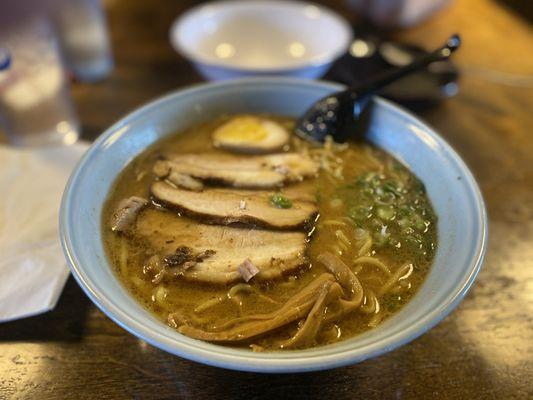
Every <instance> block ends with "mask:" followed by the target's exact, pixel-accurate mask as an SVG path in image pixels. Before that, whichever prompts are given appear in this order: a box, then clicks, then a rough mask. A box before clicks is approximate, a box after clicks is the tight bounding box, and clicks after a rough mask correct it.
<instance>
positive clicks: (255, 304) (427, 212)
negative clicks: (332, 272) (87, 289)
mask: <svg viewBox="0 0 533 400" xmlns="http://www.w3.org/2000/svg"><path fill="white" fill-rule="evenodd" d="M271 118H273V119H275V120H276V121H278V122H280V123H282V124H285V125H286V126H288V127H290V126H291V125H292V121H291V120H290V119H287V118H280V117H271ZM223 121H224V118H222V119H218V120H216V121H211V122H207V123H203V124H201V125H198V126H195V127H192V128H190V129H187V130H186V131H185V132H183V133H181V134H177V135H173V136H171V137H169V138H167V139H164V140H162V141H159V142H157V143H155V144H154V145H153V146H152V147H150V148H149V149H148V150H146V151H145V152H144V153H143V154H141V155H140V156H139V157H137V158H136V159H135V160H133V161H132V162H131V163H130V164H129V165H128V166H127V167H126V168H125V169H124V171H123V172H122V173H121V174H120V176H119V177H118V178H117V180H116V182H115V184H114V186H113V189H112V190H111V192H110V194H109V197H108V199H107V201H106V204H105V207H104V213H103V227H104V228H103V238H104V244H105V248H106V252H107V255H108V257H109V260H110V261H111V264H112V266H113V268H114V269H115V272H116V274H117V277H118V278H119V279H120V280H121V282H122V283H123V284H124V285H125V286H126V287H127V289H128V290H129V291H130V292H131V293H132V295H133V296H134V297H135V298H136V299H137V300H138V301H139V302H141V303H142V304H143V305H144V306H145V307H146V308H147V309H149V310H150V311H151V312H153V313H154V314H155V315H157V316H158V317H159V318H160V319H161V320H162V321H165V322H166V320H167V316H168V313H170V312H173V311H176V310H180V311H183V312H185V313H187V314H189V315H191V316H192V318H193V321H194V322H195V323H196V324H198V325H199V326H207V325H210V324H214V323H222V322H225V321H228V320H230V319H232V318H235V317H239V316H243V315H247V314H251V313H265V312H270V311H274V310H276V309H278V308H279V307H280V306H281V305H282V304H283V303H284V302H285V301H286V300H288V299H289V298H291V297H292V296H293V295H294V294H295V293H297V292H298V291H300V290H301V289H302V288H303V287H304V286H305V285H307V284H308V283H309V282H310V281H311V280H312V279H313V278H315V277H316V276H318V275H320V274H321V273H323V272H325V271H326V270H325V268H324V266H322V265H320V264H319V263H317V262H315V260H316V257H317V255H318V254H320V253H322V252H324V251H333V252H336V254H337V255H338V256H339V257H340V258H341V259H342V260H343V261H344V262H345V263H346V264H347V265H348V266H349V267H350V268H352V269H353V270H354V271H356V272H357V277H358V278H359V280H360V281H361V283H362V285H363V288H364V290H365V292H366V291H367V290H369V289H371V290H373V291H374V292H376V291H377V290H378V289H379V287H380V285H382V284H383V281H384V280H385V278H384V275H383V272H381V271H380V269H379V268H377V267H374V266H371V265H366V264H365V265H362V264H357V265H354V259H356V258H357V252H358V250H359V248H360V246H356V243H358V242H357V240H356V238H355V232H356V229H357V228H358V227H359V228H364V229H365V230H366V231H368V232H370V234H371V235H375V236H376V237H377V238H381V236H380V234H381V233H383V234H384V235H385V236H386V235H387V234H388V235H390V236H389V237H388V239H387V240H388V241H389V242H388V244H385V245H383V244H382V243H381V244H380V245H378V244H377V242H376V241H374V244H373V247H372V249H371V253H370V255H371V256H372V257H375V258H377V259H379V260H381V261H382V262H383V263H385V264H386V265H387V266H388V267H389V268H390V270H391V271H393V272H394V271H396V270H397V269H398V268H399V267H400V266H402V265H403V264H405V263H413V264H414V271H413V274H412V275H411V276H410V277H409V279H407V280H406V282H405V287H402V291H401V292H399V293H397V294H388V295H386V296H384V297H383V298H380V299H379V300H380V311H379V312H378V313H372V314H364V313H361V312H359V311H355V312H352V313H351V314H349V315H348V316H346V317H344V318H343V319H342V320H340V321H337V322H336V324H335V325H331V326H326V327H323V328H322V330H321V333H320V334H319V336H318V338H317V342H316V345H325V344H328V343H333V342H337V341H339V340H344V339H346V338H349V337H352V336H354V335H357V334H359V333H361V332H364V331H366V330H368V329H371V328H372V327H373V326H375V325H377V324H379V323H380V322H381V321H382V320H384V319H386V318H387V317H389V316H390V315H391V314H393V313H395V312H397V311H398V310H400V309H401V307H402V306H403V305H404V304H405V303H406V302H407V301H409V299H410V298H411V297H412V296H413V295H414V294H415V293H416V291H417V290H418V289H419V287H420V285H421V284H422V282H423V280H424V278H425V276H426V275H427V271H428V269H429V267H430V265H431V262H432V260H433V257H434V252H435V246H436V241H437V237H436V216H435V215H434V212H433V210H432V208H431V205H430V202H429V200H428V199H427V196H426V195H425V194H424V193H423V190H422V186H421V185H420V182H419V181H418V180H417V179H416V177H414V175H413V174H412V173H411V172H409V171H408V170H407V169H406V168H405V167H403V166H401V165H400V164H399V163H398V162H396V161H395V160H394V159H393V157H391V156H390V155H388V154H387V153H385V152H383V151H382V150H379V149H377V148H375V147H372V146H370V145H368V144H361V143H357V144H356V143H350V145H349V148H348V149H346V150H344V151H339V152H338V153H336V154H335V157H334V158H336V159H337V160H336V161H335V160H334V164H335V165H333V170H335V168H336V166H337V164H338V165H340V166H343V168H342V172H341V171H340V170H338V171H337V175H338V176H339V177H340V176H341V173H342V179H338V178H335V177H333V176H332V174H331V173H330V172H326V171H321V172H320V174H319V176H318V178H316V180H314V181H313V182H312V184H314V185H316V192H317V195H318V201H319V202H318V204H319V212H320V218H319V220H318V222H317V224H316V228H315V231H314V233H313V235H312V238H311V240H310V243H309V246H308V255H309V259H310V265H309V266H306V267H305V268H303V269H300V270H299V271H298V272H297V273H293V274H292V275H288V276H285V277H284V279H282V280H277V281H273V282H269V283H254V282H253V280H252V281H251V282H250V284H251V285H252V286H253V287H255V288H257V289H258V290H259V291H260V293H262V294H264V295H265V296H268V297H269V298H271V299H273V300H274V301H275V302H276V303H271V302H269V301H267V300H265V299H264V298H261V297H259V296H257V295H256V294H254V293H251V294H240V301H241V302H242V305H238V304H236V302H234V301H232V300H228V299H227V298H226V295H227V292H228V289H229V287H231V285H230V286H229V287H226V286H215V285H208V284H200V283H197V282H191V281H186V280H183V279H178V278H175V279H173V280H172V281H171V282H165V283H160V284H158V285H155V284H153V283H151V281H150V280H149V279H147V277H146V276H145V275H144V273H143V265H144V264H145V262H146V260H147V258H149V256H150V255H151V254H153V252H152V250H151V249H150V248H149V247H148V246H147V245H145V244H144V243H141V242H139V241H138V240H136V239H133V238H128V237H126V236H123V235H117V234H115V233H113V232H112V231H111V229H110V227H109V220H110V216H111V214H112V213H113V211H114V210H115V208H116V206H117V204H118V202H119V201H120V200H122V199H124V198H126V197H130V196H132V195H137V196H141V197H145V198H148V197H149V191H148V188H149V185H150V183H151V182H152V181H153V175H152V173H151V168H152V165H153V163H154V162H155V160H156V159H157V158H158V157H159V156H160V155H161V154H168V153H204V152H220V151H221V150H219V149H216V148H214V147H213V145H212V144H211V139H210V134H211V132H212V131H213V130H214V128H216V127H217V126H219V125H220V124H221V122H223ZM296 145H297V147H302V146H304V147H306V146H307V145H305V144H303V143H301V142H296ZM293 146H294V144H293ZM337 161H340V163H337ZM369 172H371V173H374V172H375V173H376V174H377V175H378V176H380V177H381V178H380V179H382V180H381V181H379V179H378V178H376V177H373V175H370V178H368V179H369V182H370V183H369V182H366V181H364V182H363V183H358V184H354V182H357V180H358V179H359V180H361V176H365V175H364V174H365V173H369ZM398 176H400V177H401V179H400V181H402V182H404V181H405V182H409V184H410V185H412V186H413V187H415V186H416V187H417V188H418V189H417V190H419V191H417V192H416V193H415V194H412V193H414V189H412V190H408V191H407V192H406V193H407V194H406V195H405V196H407V197H408V196H411V197H412V200H413V199H414V200H413V201H412V202H411V203H409V204H413V207H414V208H416V210H417V211H416V212H419V213H422V214H423V219H424V222H425V223H426V228H425V229H423V232H422V230H420V231H419V232H418V233H416V232H415V233H413V235H414V236H413V237H409V238H407V236H406V234H405V232H410V230H409V229H411V230H415V229H413V228H409V226H408V227H407V228H405V229H404V228H400V227H398V226H397V229H396V230H394V229H393V228H392V226H393V225H394V224H395V223H396V222H395V221H403V220H408V221H411V222H412V221H414V222H412V223H413V224H415V225H416V223H417V222H418V223H420V221H419V219H418V217H417V216H416V215H414V214H412V212H411V211H409V210H408V209H407V208H408V207H407V206H404V205H402V206H401V207H403V208H402V209H401V210H402V212H403V213H404V214H405V213H407V214H406V215H407V217H402V216H401V215H404V214H401V212H400V211H398V210H400V208H401V207H400V208H398V209H397V213H396V216H395V217H393V219H392V220H391V221H390V223H388V225H390V227H391V228H390V229H389V230H387V229H385V231H384V230H383V225H387V224H382V226H381V227H380V226H378V225H379V224H378V222H379V221H381V220H379V219H378V222H376V218H377V217H375V215H374V216H373V217H370V218H366V216H363V218H362V219H357V218H360V215H359V214H358V213H359V211H360V210H359V208H357V207H358V206H359V204H356V205H355V208H354V206H353V205H352V208H350V207H349V203H350V202H353V201H354V200H353V199H354V198H356V197H354V196H353V194H354V193H355V194H358V193H359V194H360V193H362V192H361V191H362V190H367V191H370V192H371V191H372V190H374V191H376V190H377V191H378V192H381V190H380V188H382V187H383V188H385V189H387V188H388V186H387V185H388V184H389V183H390V182H389V181H387V179H389V178H390V177H398ZM372 179H374V180H372ZM390 179H392V178H390ZM376 182H377V183H376ZM383 182H385V183H383ZM382 183H383V186H381V185H382ZM373 184H377V185H378V188H377V189H372V187H371V185H373ZM361 185H363V186H361ZM364 185H370V186H364ZM417 185H418V186H417ZM395 189H397V188H394V187H392V188H391V190H395ZM405 190H407V189H405ZM387 193H388V192H386V193H385V194H387ZM402 196H403V195H402ZM398 197H400V196H399V195H398ZM385 198H387V196H385ZM335 199H337V200H335ZM339 200H340V201H339ZM382 207H385V208H384V210H385V212H388V210H389V209H388V208H387V207H390V206H388V205H385V206H382ZM354 210H355V211H354ZM373 210H374V211H373V212H374V214H375V212H376V210H377V208H376V207H374V209H373ZM405 210H407V211H405ZM350 213H352V214H350ZM354 213H355V214H354ZM400 214H401V215H400ZM422 214H421V215H422ZM348 215H351V217H352V218H350V217H348ZM354 215H355V216H356V217H357V218H355V219H354V218H353V217H354ZM387 216H389V217H390V215H387ZM415 217H416V218H415ZM175 218H181V219H187V218H186V217H183V216H180V215H179V214H177V213H176V212H172V211H164V210H160V211H157V216H156V221H159V223H160V224H164V223H165V221H168V220H169V219H175ZM400 218H403V219H402V220H400ZM409 218H411V219H409ZM328 221H329V222H328ZM332 221H333V222H332ZM190 222H191V223H196V222H195V221H192V220H191V221H190ZM333 223H335V225H331V224H333ZM372 224H374V225H372ZM406 224H407V223H406ZM394 226H396V225H394ZM337 231H341V232H342V233H341V234H339V233H338V232H337ZM339 235H340V236H345V237H346V238H347V239H348V240H349V241H350V242H351V244H350V245H347V246H346V245H345V246H342V244H341V243H342V240H341V239H339ZM402 235H403V236H402ZM416 238H420V240H418V239H416ZM396 239H398V243H400V244H398V243H396V242H395V240H396ZM407 239H409V240H411V241H409V240H407ZM244 257H246V255H243V258H244ZM215 298H224V300H223V301H221V302H220V303H218V304H217V305H215V306H213V307H211V308H209V309H207V310H205V311H203V312H195V311H194V310H195V308H196V307H198V306H199V305H201V304H203V303H205V302H206V301H209V300H212V299H215ZM296 329H297V325H296V323H293V324H289V325H287V326H285V327H282V328H279V329H277V330H276V331H274V332H271V333H269V334H266V335H263V336H260V337H257V338H254V339H253V340H248V341H245V342H237V343H234V344H232V345H233V346H238V347H247V346H249V345H250V344H257V345H259V346H261V348H264V349H275V348H276V343H277V342H278V341H279V340H281V339H288V338H290V337H291V336H292V335H294V333H295V331H296Z"/></svg>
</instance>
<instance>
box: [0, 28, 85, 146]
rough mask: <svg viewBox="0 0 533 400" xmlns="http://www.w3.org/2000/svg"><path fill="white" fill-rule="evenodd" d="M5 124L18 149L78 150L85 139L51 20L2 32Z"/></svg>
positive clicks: (0, 93)
mask: <svg viewBox="0 0 533 400" xmlns="http://www.w3.org/2000/svg"><path fill="white" fill-rule="evenodd" d="M0 46H1V47H3V48H5V49H6V50H7V52H8V53H9V55H10V58H11V60H10V64H9V66H8V67H7V68H4V69H3V70H0V124H2V125H3V128H4V129H5V132H6V135H7V138H8V140H9V141H10V142H11V143H13V144H15V145H23V146H37V145H45V144H72V143H74V142H76V140H77V139H78V136H79V130H80V126H79V122H78V119H77V116H76V114H75V112H74V108H73V106H72V102H71V99H70V93H69V88H68V82H67V80H66V77H65V73H64V69H63V65H62V62H61V57H60V53H59V48H58V43H57V40H56V37H55V36H54V34H53V30H52V29H51V25H50V23H49V21H48V20H47V19H46V18H33V19H29V20H26V21H25V22H24V23H21V24H19V25H17V26H11V27H10V28H9V29H8V30H2V31H0Z"/></svg>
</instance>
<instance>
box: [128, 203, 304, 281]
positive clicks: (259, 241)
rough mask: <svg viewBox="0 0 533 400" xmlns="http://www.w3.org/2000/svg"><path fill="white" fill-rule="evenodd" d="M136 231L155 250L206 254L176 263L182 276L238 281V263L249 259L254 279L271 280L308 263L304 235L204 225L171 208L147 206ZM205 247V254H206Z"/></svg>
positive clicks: (240, 277) (300, 233) (196, 278)
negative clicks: (160, 208)
mask: <svg viewBox="0 0 533 400" xmlns="http://www.w3.org/2000/svg"><path fill="white" fill-rule="evenodd" d="M135 232H136V234H137V236H138V237H139V238H140V239H141V240H144V241H146V242H147V243H148V244H149V245H150V246H151V247H152V248H153V249H154V251H156V252H157V253H158V254H161V255H163V256H166V255H169V254H173V253H175V252H176V249H179V248H184V247H186V248H187V249H189V250H188V251H189V252H190V253H191V254H209V257H206V258H204V259H201V260H198V258H195V260H194V261H195V263H194V265H191V263H188V264H186V265H185V266H186V267H187V268H183V265H182V264H180V266H181V268H180V271H179V272H180V275H183V277H185V278H188V279H191V280H196V281H201V282H209V283H217V284H226V283H231V282H238V281H243V276H242V275H241V273H240V272H239V270H238V267H239V266H240V265H241V264H242V263H243V260H244V259H246V258H248V259H249V260H250V262H251V263H252V264H253V265H254V266H255V267H256V268H257V269H258V270H259V272H257V273H256V274H255V276H254V280H270V279H274V278H278V277H280V276H281V275H282V274H283V273H284V272H286V271H290V270H294V269H296V268H298V267H300V266H301V265H304V264H306V263H307V260H306V258H305V255H304V251H305V246H306V241H307V235H306V234H305V233H302V232H279V231H278V232H276V231H266V230H258V229H243V228H233V227H228V226H219V225H205V224H201V223H198V222H196V221H191V220H189V219H187V218H183V217H179V216H177V215H175V214H173V213H171V212H168V211H163V210H155V209H146V210H145V211H144V212H143V213H142V214H141V215H139V218H138V219H137V225H136V231H135ZM206 251H207V252H208V253H206Z"/></svg>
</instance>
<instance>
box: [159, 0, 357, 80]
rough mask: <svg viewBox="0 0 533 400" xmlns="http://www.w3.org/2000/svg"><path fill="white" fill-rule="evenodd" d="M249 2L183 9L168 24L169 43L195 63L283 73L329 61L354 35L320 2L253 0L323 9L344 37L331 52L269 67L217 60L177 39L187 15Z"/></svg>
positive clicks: (231, 0) (230, 0)
mask: <svg viewBox="0 0 533 400" xmlns="http://www.w3.org/2000/svg"><path fill="white" fill-rule="evenodd" d="M250 3H251V1H250V0H222V1H213V2H209V3H202V4H200V5H197V6H195V7H193V8H191V9H189V10H187V11H185V12H184V13H183V14H182V15H180V16H179V17H178V18H177V19H176V20H174V22H173V23H172V25H171V26H170V30H169V38H170V43H171V45H172V47H173V48H174V50H176V51H177V52H178V53H180V54H181V55H182V56H184V57H185V58H186V59H188V60H189V61H191V62H195V63H201V64H203V65H206V66H210V67H215V68H223V69H227V70H234V71H249V72H255V73H269V72H280V73H283V72H288V71H295V70H299V69H304V68H309V67H318V66H321V65H325V64H328V63H331V62H333V61H335V60H336V59H337V58H339V57H340V56H342V55H343V54H344V53H346V52H347V51H348V48H349V47H350V43H351V42H352V40H353V39H354V35H353V32H352V29H351V26H350V24H349V23H348V22H347V21H346V20H345V19H344V18H343V17H341V16H340V15H339V14H338V13H336V12H335V11H333V10H331V9H330V8H327V7H324V6H322V5H320V4H316V3H312V2H299V1H291V0H276V1H273V0H254V1H253V3H255V4H268V5H270V6H273V7H276V6H279V5H291V6H296V7H302V8H303V7H307V6H313V7H316V8H317V9H319V10H320V11H321V12H322V13H324V14H326V15H328V16H329V17H331V18H333V19H334V20H335V22H336V23H337V24H338V25H339V26H340V27H341V28H342V30H343V31H344V38H345V40H343V41H341V42H340V43H339V45H337V48H336V49H335V50H334V51H332V52H331V53H328V54H324V55H321V56H320V57H316V58H314V59H312V60H307V61H302V62H301V63H293V64H291V65H279V66H275V67H274V66H272V67H268V68H262V67H252V66H244V65H236V64H232V63H231V62H230V61H228V60H220V62H215V61H214V60H213V59H211V58H209V57H205V56H202V55H201V54H199V53H195V52H194V51H191V50H190V49H189V48H188V46H186V45H184V44H183V43H182V41H181V40H180V39H179V35H178V34H177V32H178V30H179V28H180V26H181V25H182V24H183V23H184V22H185V20H186V19H188V18H190V17H192V16H193V15H194V14H195V13H197V12H199V11H200V10H202V9H203V8H205V7H224V6H227V5H231V4H250Z"/></svg>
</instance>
